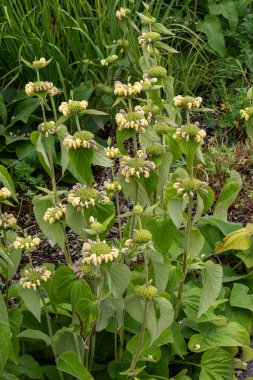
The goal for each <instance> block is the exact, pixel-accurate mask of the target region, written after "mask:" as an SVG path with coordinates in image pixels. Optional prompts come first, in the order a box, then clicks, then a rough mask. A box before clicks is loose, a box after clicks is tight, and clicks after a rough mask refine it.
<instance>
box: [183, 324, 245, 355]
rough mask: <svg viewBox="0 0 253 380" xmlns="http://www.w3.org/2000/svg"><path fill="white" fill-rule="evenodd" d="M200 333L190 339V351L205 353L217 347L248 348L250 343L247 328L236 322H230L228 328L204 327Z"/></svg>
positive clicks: (200, 329)
mask: <svg viewBox="0 0 253 380" xmlns="http://www.w3.org/2000/svg"><path fill="white" fill-rule="evenodd" d="M199 331H200V333H199V334H196V335H193V336H192V337H191V338H190V341H189V344H188V346H189V349H190V350H191V351H194V352H195V351H197V352H204V351H206V350H208V349H211V348H217V347H238V346H239V347H241V346H248V345H249V342H250V339H249V335H248V333H247V331H246V330H245V328H244V327H243V326H242V325H240V324H239V323H236V322H230V323H228V325H227V326H214V325H209V326H203V327H200V328H199ZM199 346H200V347H199ZM198 347H199V348H198Z"/></svg>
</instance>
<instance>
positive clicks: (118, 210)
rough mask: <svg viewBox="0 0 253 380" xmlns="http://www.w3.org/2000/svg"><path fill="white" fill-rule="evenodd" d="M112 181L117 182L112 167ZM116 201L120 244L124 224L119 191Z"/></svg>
mask: <svg viewBox="0 0 253 380" xmlns="http://www.w3.org/2000/svg"><path fill="white" fill-rule="evenodd" d="M112 179H113V181H115V173H114V168H113V167H112ZM115 199H116V213H117V219H118V223H119V240H120V242H121V241H122V238H123V236H122V224H121V217H120V204H119V193H118V191H117V192H116V194H115Z"/></svg>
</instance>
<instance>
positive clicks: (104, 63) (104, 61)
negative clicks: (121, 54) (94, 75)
mask: <svg viewBox="0 0 253 380" xmlns="http://www.w3.org/2000/svg"><path fill="white" fill-rule="evenodd" d="M117 59H118V56H117V55H116V54H113V55H109V57H107V58H105V59H101V61H100V63H101V65H102V66H108V65H109V63H112V62H114V61H117Z"/></svg>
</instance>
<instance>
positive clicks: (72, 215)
mask: <svg viewBox="0 0 253 380" xmlns="http://www.w3.org/2000/svg"><path fill="white" fill-rule="evenodd" d="M65 219H66V222H67V224H68V226H69V227H70V228H71V229H72V230H73V231H74V232H75V233H77V234H78V235H79V236H80V237H81V238H82V239H83V240H86V239H87V233H86V232H85V228H87V227H88V224H86V222H85V218H84V215H83V211H82V210H77V207H73V206H71V205H70V204H69V205H68V206H67V210H66V213H65Z"/></svg>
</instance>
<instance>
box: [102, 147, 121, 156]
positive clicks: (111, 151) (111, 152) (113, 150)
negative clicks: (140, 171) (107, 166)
mask: <svg viewBox="0 0 253 380" xmlns="http://www.w3.org/2000/svg"><path fill="white" fill-rule="evenodd" d="M105 155H106V157H108V158H119V157H120V156H121V153H120V151H119V148H117V147H107V148H105Z"/></svg>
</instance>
